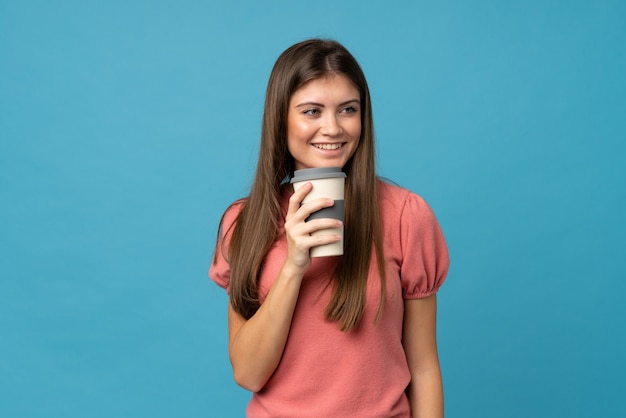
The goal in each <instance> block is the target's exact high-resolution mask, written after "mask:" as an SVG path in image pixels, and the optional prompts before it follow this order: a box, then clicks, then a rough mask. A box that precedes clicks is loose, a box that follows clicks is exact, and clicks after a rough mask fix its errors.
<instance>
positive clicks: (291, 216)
mask: <svg viewBox="0 0 626 418" xmlns="http://www.w3.org/2000/svg"><path fill="white" fill-rule="evenodd" d="M312 188H313V185H312V184H311V183H310V182H307V183H305V184H304V185H302V187H300V188H299V189H298V190H297V191H296V192H295V193H294V194H293V195H292V196H291V198H290V199H289V207H288V209H287V216H286V217H285V234H286V236H287V248H288V252H287V260H286V261H285V264H286V265H287V264H290V265H291V267H294V268H295V269H297V270H298V271H299V273H300V274H302V275H304V272H305V271H306V269H307V268H308V267H309V265H310V263H311V257H310V256H309V250H310V249H311V247H316V246H318V245H324V244H330V243H332V242H337V241H339V240H340V239H341V237H340V236H339V235H316V236H312V235H311V234H312V233H313V232H316V231H319V230H321V229H330V228H337V227H340V226H341V221H339V220H337V219H330V218H328V219H314V220H311V221H309V222H305V219H306V218H308V217H309V215H311V214H312V213H313V212H317V211H318V210H320V209H323V208H328V207H331V206H333V205H334V204H335V202H334V201H333V200H332V199H315V200H312V201H311V202H307V203H305V204H302V200H304V198H305V197H306V195H307V194H308V193H309V192H310V191H311V189H312Z"/></svg>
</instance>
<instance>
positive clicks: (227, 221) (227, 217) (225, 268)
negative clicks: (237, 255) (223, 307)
mask: <svg viewBox="0 0 626 418" xmlns="http://www.w3.org/2000/svg"><path fill="white" fill-rule="evenodd" d="M241 209H242V203H240V202H236V203H233V204H232V205H231V206H230V207H229V208H228V209H226V212H224V215H223V216H222V220H221V222H220V226H219V232H218V234H219V235H218V239H217V243H216V245H215V253H214V255H213V263H212V264H211V267H210V268H209V277H210V278H211V280H213V281H214V282H215V283H216V284H217V285H218V286H220V287H222V288H224V289H226V292H229V288H230V264H229V262H228V244H229V242H230V237H231V234H232V227H233V224H234V222H235V220H236V219H237V216H238V215H239V212H240V211H241Z"/></svg>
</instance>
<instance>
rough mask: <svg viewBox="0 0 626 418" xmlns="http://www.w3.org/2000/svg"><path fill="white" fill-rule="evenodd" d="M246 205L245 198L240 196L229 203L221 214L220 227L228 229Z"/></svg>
mask: <svg viewBox="0 0 626 418" xmlns="http://www.w3.org/2000/svg"><path fill="white" fill-rule="evenodd" d="M245 206H246V199H245V198H242V199H239V200H236V201H234V202H233V203H231V204H230V205H229V206H228V207H227V208H226V210H225V211H224V214H223V215H222V219H221V220H220V229H222V230H228V229H230V227H231V226H232V225H233V224H234V223H235V221H236V219H237V217H238V216H239V214H240V213H241V211H242V210H243V208H244V207H245Z"/></svg>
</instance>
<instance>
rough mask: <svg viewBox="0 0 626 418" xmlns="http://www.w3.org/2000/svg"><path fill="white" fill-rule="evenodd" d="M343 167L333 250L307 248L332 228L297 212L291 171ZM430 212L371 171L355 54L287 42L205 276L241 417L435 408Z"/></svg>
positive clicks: (438, 413)
mask: <svg viewBox="0 0 626 418" xmlns="http://www.w3.org/2000/svg"><path fill="white" fill-rule="evenodd" d="M314 167H342V168H343V171H344V172H345V173H346V174H347V178H346V191H345V225H344V255H343V256H337V257H324V258H311V257H310V256H309V250H310V249H311V248H312V247H315V246H318V245H323V244H327V243H330V242H334V241H337V240H339V239H340V237H338V236H332V235H331V236H317V235H316V236H312V235H311V233H312V232H315V231H317V230H320V229H328V228H336V227H337V226H339V225H341V223H340V221H337V220H334V219H315V220H311V221H309V222H305V219H306V218H307V217H308V216H309V215H310V214H311V213H313V212H316V211H318V210H320V209H322V208H325V207H329V206H332V204H333V202H332V200H326V199H317V200H314V201H312V202H309V203H306V204H302V200H303V199H304V197H305V196H306V195H307V194H308V193H309V192H310V191H311V189H312V186H311V184H310V183H308V184H307V185H305V186H303V187H301V188H300V189H298V191H297V192H295V193H294V191H293V188H292V187H291V185H290V184H289V182H288V181H287V180H288V179H289V178H290V176H291V175H292V174H293V171H294V170H298V169H303V168H314ZM448 265H449V261H448V252H447V248H446V244H445V240H444V237H443V235H442V232H441V229H440V227H439V224H438V223H437V220H436V218H435V216H434V214H433V212H432V211H431V209H430V208H429V207H428V205H427V204H426V203H425V202H424V200H422V199H421V198H420V197H419V196H417V195H416V194H413V193H411V192H409V191H408V190H404V189H402V188H400V187H398V186H394V185H390V184H388V183H385V182H383V181H381V180H379V179H378V178H377V176H376V170H375V167H374V132H373V124H372V108H371V103H370V95H369V90H368V87H367V83H366V81H365V76H364V75H363V72H362V71H361V68H360V67H359V65H358V63H357V62H356V60H355V59H354V58H353V56H352V55H351V54H350V53H349V52H348V51H347V50H346V49H345V48H344V47H343V46H342V45H340V44H339V43H337V42H335V41H330V40H321V39H311V40H307V41H304V42H301V43H298V44H296V45H293V46H291V47H290V48H288V49H287V50H285V51H284V52H283V53H282V54H281V56H280V57H279V58H278V60H277V61H276V64H275V65H274V68H273V70H272V73H271V75H270V79H269V83H268V86H267V93H266V101H265V108H264V115H263V128H262V134H261V147H260V155H259V161H258V165H257V170H256V176H255V180H254V183H253V185H252V189H251V191H250V195H249V196H248V197H247V198H245V199H242V200H240V201H237V202H235V203H233V204H232V205H231V206H230V207H229V208H228V209H227V210H226V212H225V213H224V216H223V217H222V220H221V222H220V230H219V233H218V242H217V245H216V250H215V255H214V260H213V264H212V266H211V268H210V271H209V275H210V277H211V278H212V279H213V280H214V281H215V282H216V283H217V284H218V285H220V286H222V287H224V288H225V289H226V290H227V292H228V294H229V301H230V303H229V307H228V333H229V356H230V360H231V363H232V368H233V374H234V378H235V381H236V382H237V383H238V384H239V385H240V386H242V387H244V388H246V389H248V390H250V391H252V392H253V395H252V399H251V401H250V403H249V405H248V408H247V415H248V416H251V417H316V418H319V417H408V416H413V417H442V416H443V389H442V381H441V372H440V366H439V359H438V355H437V343H436V292H437V290H438V289H439V287H440V286H441V284H442V283H443V281H444V279H445V277H446V274H447V271H448Z"/></svg>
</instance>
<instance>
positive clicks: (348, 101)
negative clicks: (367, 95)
mask: <svg viewBox="0 0 626 418" xmlns="http://www.w3.org/2000/svg"><path fill="white" fill-rule="evenodd" d="M350 103H356V104H361V101H360V100H359V99H350V100H346V101H345V102H342V103H339V106H345V105H347V104H350ZM302 106H317V107H324V105H323V104H321V103H317V102H302V103H298V104H297V105H296V106H295V107H302Z"/></svg>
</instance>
